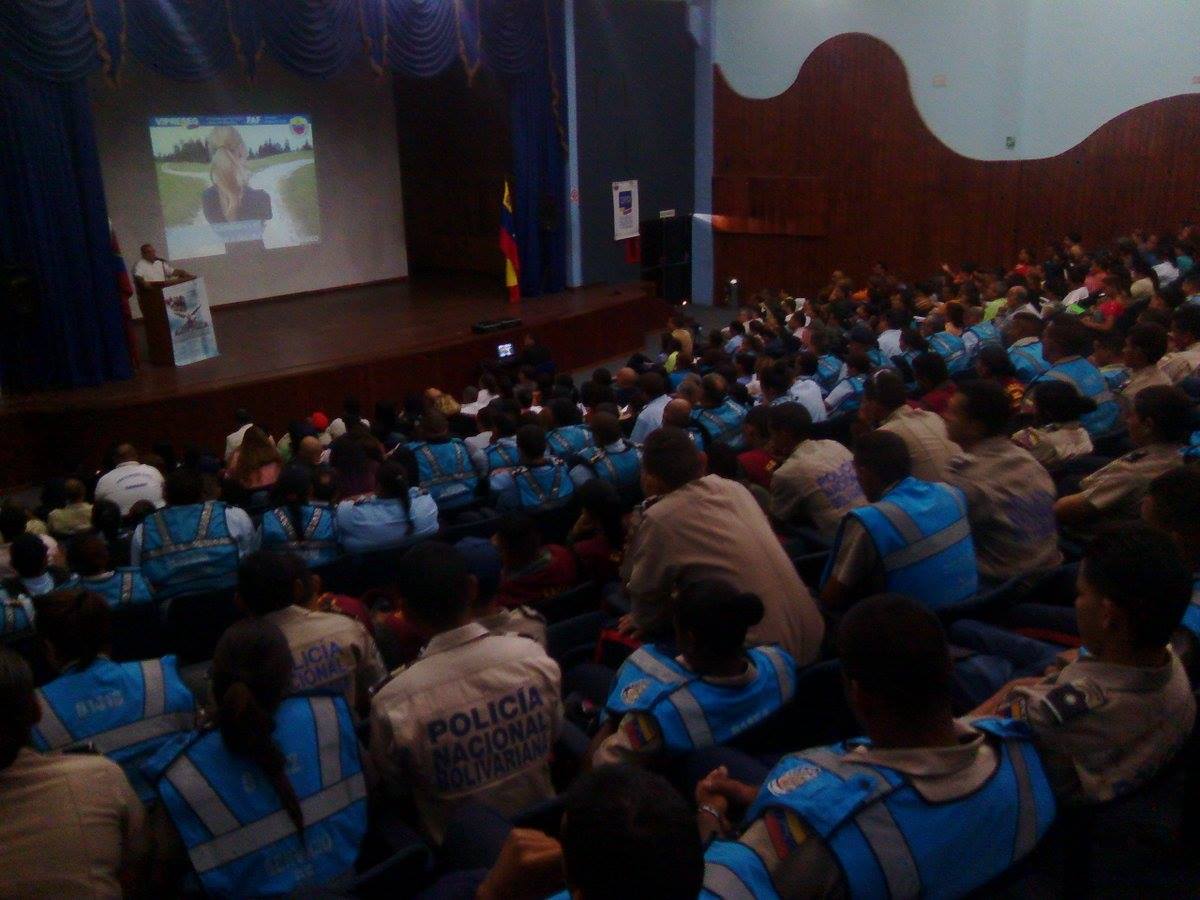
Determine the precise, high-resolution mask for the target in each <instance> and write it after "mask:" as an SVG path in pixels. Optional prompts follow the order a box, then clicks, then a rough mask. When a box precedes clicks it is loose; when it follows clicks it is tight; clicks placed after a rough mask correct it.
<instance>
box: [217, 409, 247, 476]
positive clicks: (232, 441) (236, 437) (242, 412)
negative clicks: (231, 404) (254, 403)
mask: <svg viewBox="0 0 1200 900" xmlns="http://www.w3.org/2000/svg"><path fill="white" fill-rule="evenodd" d="M233 420H234V422H235V423H236V424H237V428H235V429H234V430H233V431H232V432H230V433H229V434H227V435H226V436H225V453H224V454H222V456H221V459H223V460H225V462H226V464H228V462H229V458H230V457H231V456H233V453H234V451H235V450H237V448H238V447H240V446H241V445H242V438H243V437H244V436H245V434H246V432H247V431H249V430H250V429H251V428H252V427H254V417H253V416H251V415H250V411H249V410H248V409H243V408H240V407H239V408H238V409H236V410H234V412H233Z"/></svg>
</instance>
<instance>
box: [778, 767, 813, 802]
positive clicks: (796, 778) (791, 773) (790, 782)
mask: <svg viewBox="0 0 1200 900" xmlns="http://www.w3.org/2000/svg"><path fill="white" fill-rule="evenodd" d="M820 774H821V768H820V766H797V767H796V768H794V769H788V770H787V771H786V772H784V773H782V774H781V775H777V776H776V777H775V778H772V779H771V780H770V781H768V782H767V790H768V791H770V792H771V793H772V794H774V795H775V796H776V797H782V796H784V795H785V794H790V793H791V792H792V791H794V790H796V788H798V787H803V786H804V785H806V784H808V783H809V782H810V781H812V780H813V779H814V778H816V777H817V776H819V775H820Z"/></svg>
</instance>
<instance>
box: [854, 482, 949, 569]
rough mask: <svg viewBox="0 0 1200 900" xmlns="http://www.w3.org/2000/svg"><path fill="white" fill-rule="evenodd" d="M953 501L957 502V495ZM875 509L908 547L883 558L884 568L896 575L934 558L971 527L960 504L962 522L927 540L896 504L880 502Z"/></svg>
mask: <svg viewBox="0 0 1200 900" xmlns="http://www.w3.org/2000/svg"><path fill="white" fill-rule="evenodd" d="M955 500H958V497H957V495H956V496H955ZM875 508H876V509H877V510H879V511H880V512H881V513H883V515H884V516H885V517H886V518H887V520H888V521H889V522H891V523H892V526H893V527H894V528H895V529H896V530H897V531H898V532H900V534H901V536H902V537H903V538H904V539H905V540H906V541H908V546H907V547H902V548H901V549H899V550H895V551H893V552H892V553H889V554H888V555H887V556H885V557H883V568H884V571H887V572H895V571H896V570H897V569H904V568H907V567H908V566H911V565H912V564H913V563H919V562H921V561H922V560H924V559H929V558H930V557H931V556H936V555H937V554H939V553H941V552H942V551H943V550H947V549H949V548H950V547H953V546H954V545H955V544H957V543H958V542H959V541H961V540H962V539H963V538H966V537H970V535H971V523H970V522H968V521H967V519H966V510H964V509H962V504H961V503H960V504H959V508H960V511H961V512H962V513H963V518H961V519H959V520H958V521H956V522H953V523H951V524H950V525H948V526H947V527H945V528H943V529H942V530H941V531H936V532H934V533H933V534H931V535H929V536H928V537H925V536H923V535H922V533H921V529H920V527H919V526H918V525H917V523H916V522H914V521H913V520H912V517H911V516H909V514H908V513H906V512H905V511H904V510H902V509H901V508H900V507H898V506H897V505H896V504H894V503H889V502H888V501H887V500H881V501H879V502H878V503H876V504H875Z"/></svg>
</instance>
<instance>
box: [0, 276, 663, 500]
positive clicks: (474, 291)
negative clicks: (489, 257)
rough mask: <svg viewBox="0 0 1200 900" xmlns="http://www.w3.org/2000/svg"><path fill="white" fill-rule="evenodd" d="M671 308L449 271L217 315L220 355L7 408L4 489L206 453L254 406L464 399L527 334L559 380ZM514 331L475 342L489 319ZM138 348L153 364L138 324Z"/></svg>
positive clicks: (290, 408) (644, 296)
mask: <svg viewBox="0 0 1200 900" xmlns="http://www.w3.org/2000/svg"><path fill="white" fill-rule="evenodd" d="M665 312H666V306H665V304H664V303H663V302H662V301H661V300H658V299H655V298H654V297H653V294H652V292H651V291H650V290H649V289H648V286H647V285H644V284H630V285H621V286H612V285H602V286H597V287H591V288H583V289H579V290H574V291H567V292H564V293H561V294H553V295H547V296H544V297H539V298H535V299H527V300H523V301H522V302H521V303H519V304H510V303H509V302H508V301H507V299H506V298H505V297H504V295H503V293H502V292H501V291H500V290H498V289H497V286H496V284H495V282H494V281H493V280H492V279H489V278H485V277H483V276H477V275H471V274H462V273H447V274H438V275H427V276H420V277H417V278H414V279H412V280H411V281H403V282H390V283H386V284H377V285H369V286H366V287H356V288H345V289H341V290H336V291H328V292H320V293H315V294H306V295H299V296H294V297H288V298H283V299H278V300H264V301H252V302H248V303H241V304H233V305H229V306H218V307H215V308H214V310H213V324H214V327H215V329H216V333H217V343H218V346H219V347H220V350H221V355H220V356H218V357H216V358H215V359H210V360H205V361H204V362H199V363H195V364H193V365H190V366H183V367H180V368H174V367H159V366H151V365H149V364H148V363H143V366H142V369H141V370H140V371H139V372H138V373H137V374H136V375H135V376H134V377H133V378H131V379H129V380H127V381H120V382H111V383H109V384H105V385H101V386H99V387H91V388H79V389H74V390H56V391H43V392H38V393H33V394H25V395H12V396H5V397H4V398H3V399H0V427H3V428H4V430H5V434H6V440H5V441H3V442H0V448H2V449H0V487H6V488H11V487H14V486H19V485H25V484H29V483H32V482H34V481H37V480H40V479H43V478H45V477H48V476H51V475H55V474H65V473H67V472H71V471H74V470H76V469H80V468H84V469H86V468H87V467H90V466H94V465H96V464H98V462H99V459H100V455H101V454H102V453H103V451H104V449H105V447H106V446H107V445H108V444H109V443H111V442H112V441H120V440H129V441H133V442H134V443H135V444H138V445H139V446H143V447H148V446H149V445H150V444H152V443H153V442H155V441H159V440H171V441H173V442H174V443H175V444H176V446H177V447H179V446H182V445H184V444H187V443H198V444H201V445H203V446H212V445H215V444H217V443H219V440H220V438H221V437H222V436H223V435H224V434H225V433H226V432H228V431H231V430H232V427H233V425H232V414H233V411H234V409H236V408H237V407H240V406H244V407H246V408H248V409H249V410H250V411H251V413H252V414H253V415H254V416H255V419H256V420H257V421H260V422H262V424H264V425H266V426H268V427H269V428H270V429H271V430H272V431H273V432H274V433H276V434H278V433H280V432H282V431H283V430H284V429H285V428H286V426H287V422H288V421H289V420H291V419H293V418H299V417H303V416H304V415H306V414H307V413H309V412H311V411H313V410H314V409H323V410H325V411H326V412H328V413H329V414H330V416H331V417H333V416H334V415H336V414H337V411H338V410H339V409H340V406H341V401H342V398H344V397H345V396H347V395H353V396H357V397H358V398H359V399H360V400H361V402H362V404H363V408H364V411H366V412H367V413H368V414H369V411H370V409H371V408H372V406H373V405H374V403H375V402H376V401H378V400H394V401H397V402H399V401H401V400H402V399H403V397H404V395H405V394H406V393H408V392H410V391H418V390H422V389H423V388H425V387H429V386H436V387H440V388H442V389H443V390H447V391H451V392H453V393H455V394H456V395H457V394H458V393H459V392H460V391H461V389H462V388H463V387H464V386H465V385H466V384H467V383H469V382H470V381H471V380H472V379H473V377H474V373H475V371H476V370H477V367H478V365H479V364H480V363H481V362H483V361H484V360H487V359H490V358H494V356H495V350H496V345H497V344H499V343H501V342H509V341H512V342H519V341H520V340H521V338H522V337H523V336H524V334H526V333H527V332H533V333H534V334H535V335H537V337H538V338H539V340H541V341H542V343H544V344H545V345H546V346H547V347H548V348H549V349H550V351H551V353H552V355H553V357H554V359H555V361H556V362H557V363H558V365H559V368H560V370H568V371H569V370H571V369H577V368H581V367H584V366H589V365H594V364H597V363H600V362H601V361H604V360H607V359H610V358H612V357H614V356H617V355H619V354H622V353H627V352H631V351H633V350H638V349H641V348H642V346H643V344H644V340H645V335H646V332H647V331H649V330H652V329H657V328H661V327H663V325H664V324H665ZM510 316H511V317H516V318H520V319H521V320H522V325H521V327H519V328H514V329H510V330H507V331H503V332H497V333H494V334H487V335H477V334H474V333H472V332H471V325H472V324H474V323H475V322H478V321H480V320H483V319H497V318H503V317H510ZM137 331H138V340H139V342H141V343H142V350H143V352H142V359H143V360H145V359H146V354H145V347H144V341H145V337H144V334H143V333H142V329H141V326H140V323H139V324H138V326H137Z"/></svg>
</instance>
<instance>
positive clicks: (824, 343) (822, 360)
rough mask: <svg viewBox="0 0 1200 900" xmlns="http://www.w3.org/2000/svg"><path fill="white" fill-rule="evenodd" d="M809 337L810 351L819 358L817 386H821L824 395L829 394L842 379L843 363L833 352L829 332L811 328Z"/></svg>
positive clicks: (808, 333)
mask: <svg viewBox="0 0 1200 900" xmlns="http://www.w3.org/2000/svg"><path fill="white" fill-rule="evenodd" d="M807 335H808V336H807V343H808V349H809V350H811V351H812V352H813V354H815V355H816V357H817V372H816V379H817V384H819V385H820V386H821V393H822V394H828V393H829V392H830V391H832V390H833V386H834V385H835V384H837V383H838V380H839V378H840V377H841V374H842V361H841V360H840V359H838V358H837V357H836V356H834V355H833V353H832V352H831V351H832V350H833V338H832V337H831V336H830V334H829V332H827V331H822V330H821V329H819V328H809V329H808V332H807Z"/></svg>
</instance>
